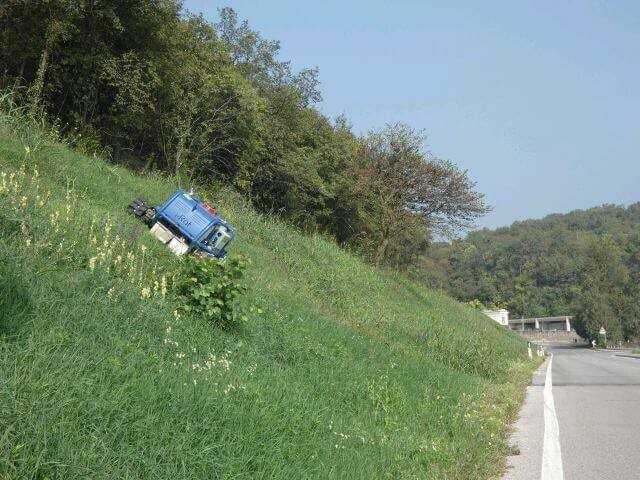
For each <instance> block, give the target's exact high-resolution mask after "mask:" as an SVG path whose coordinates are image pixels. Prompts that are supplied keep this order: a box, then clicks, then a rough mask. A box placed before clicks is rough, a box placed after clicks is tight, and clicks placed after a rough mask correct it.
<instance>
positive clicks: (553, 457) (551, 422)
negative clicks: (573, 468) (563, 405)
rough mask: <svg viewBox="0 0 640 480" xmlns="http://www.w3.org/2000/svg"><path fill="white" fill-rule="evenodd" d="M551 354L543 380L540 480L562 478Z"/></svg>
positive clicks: (558, 479)
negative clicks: (542, 442)
mask: <svg viewBox="0 0 640 480" xmlns="http://www.w3.org/2000/svg"><path fill="white" fill-rule="evenodd" d="M552 362H553V355H551V356H550V357H549V365H548V366H547V375H546V377H545V382H544V392H543V402H544V444H543V446H542V473H541V474H540V480H564V473H563V471H562V452H561V450H560V426H559V425H558V417H557V416H556V406H555V403H554V401H553V383H552V378H551V363H552Z"/></svg>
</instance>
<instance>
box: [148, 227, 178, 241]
mask: <svg viewBox="0 0 640 480" xmlns="http://www.w3.org/2000/svg"><path fill="white" fill-rule="evenodd" d="M151 233H152V234H153V236H154V237H156V238H157V239H158V240H160V241H161V242H162V243H169V242H170V241H171V239H172V238H173V237H174V235H173V233H172V232H171V230H169V229H168V228H167V227H165V226H164V225H162V224H161V223H160V222H156V223H154V224H153V227H151Z"/></svg>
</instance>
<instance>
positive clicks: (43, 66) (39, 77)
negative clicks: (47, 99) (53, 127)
mask: <svg viewBox="0 0 640 480" xmlns="http://www.w3.org/2000/svg"><path fill="white" fill-rule="evenodd" d="M48 63H49V41H47V42H45V45H44V50H42V54H41V55H40V65H38V71H37V72H36V78H35V79H34V81H33V85H32V86H31V95H30V97H31V98H30V100H31V109H32V112H34V113H35V112H36V110H38V108H39V107H40V106H41V105H42V90H43V88H44V76H45V73H46V71H47V64H48Z"/></svg>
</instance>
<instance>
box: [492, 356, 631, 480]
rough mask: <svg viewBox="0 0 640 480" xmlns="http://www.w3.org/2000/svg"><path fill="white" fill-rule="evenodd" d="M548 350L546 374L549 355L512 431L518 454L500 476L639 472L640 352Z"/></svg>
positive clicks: (618, 477) (627, 475)
mask: <svg viewBox="0 0 640 480" xmlns="http://www.w3.org/2000/svg"><path fill="white" fill-rule="evenodd" d="M551 352H552V354H553V356H552V361H551V375H547V372H546V370H545V369H544V367H545V366H546V365H548V362H547V364H545V366H543V369H541V370H540V371H539V372H538V373H537V374H536V376H535V377H534V380H533V382H532V385H531V386H530V387H529V388H528V390H527V398H526V401H525V404H524V406H523V408H522V411H521V412H520V418H519V420H518V422H517V423H516V426H515V427H516V430H515V432H514V434H513V437H512V444H513V445H514V447H515V449H516V450H519V454H518V455H514V456H512V457H510V458H509V460H508V466H509V468H508V471H507V473H506V475H505V476H504V479H505V480H561V479H565V480H592V479H593V480H596V479H597V480H608V479H611V480H614V479H615V480H626V479H638V480H640V359H637V358H627V357H623V356H620V355H621V354H623V352H613V351H593V350H591V349H585V348H561V347H555V348H552V349H551ZM547 380H551V385H552V387H551V388H550V389H547V392H546V394H545V390H544V386H545V381H547ZM549 400H551V401H550V402H549ZM545 410H546V412H545ZM556 420H557V427H558V430H559V442H557V438H558V436H557V434H556V430H555V429H554V428H553V422H554V421H556ZM545 429H546V430H547V433H546V435H545ZM549 430H551V431H552V432H553V435H551V439H552V440H553V436H554V435H555V439H556V441H555V446H554V445H553V443H554V442H553V441H550V439H549V437H550V434H549ZM545 442H546V445H545ZM550 444H551V445H550ZM555 450H559V452H555ZM554 453H560V454H561V455H556V454H554ZM543 458H544V459H545V460H544V461H545V468H543ZM549 458H552V460H551V463H553V465H551V467H549V463H550V460H549ZM558 460H560V462H558Z"/></svg>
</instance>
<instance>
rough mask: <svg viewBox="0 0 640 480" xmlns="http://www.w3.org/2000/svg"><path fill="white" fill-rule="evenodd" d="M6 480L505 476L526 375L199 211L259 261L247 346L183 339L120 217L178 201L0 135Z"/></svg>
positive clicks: (147, 239)
mask: <svg viewBox="0 0 640 480" xmlns="http://www.w3.org/2000/svg"><path fill="white" fill-rule="evenodd" d="M0 175H1V178H0V478H3V479H4V478H6V479H18V478H40V479H45V478H49V479H54V478H64V479H73V478H78V479H79V478H105V479H107V478H108V479H114V478H167V479H176V478H194V479H195V478H201V479H204V478H207V479H211V478H234V479H239V478H282V479H294V478H300V479H302V478H363V479H364V478H366V479H372V478H417V477H420V478H432V479H443V478H447V479H469V478H473V479H476V478H488V477H492V476H495V475H497V473H498V472H499V471H500V468H501V465H502V459H503V457H504V456H505V455H506V450H507V447H506V443H505V438H506V433H507V425H508V422H509V421H510V420H511V419H512V418H513V416H514V414H515V412H516V410H517V407H518V404H519V401H520V399H521V394H522V391H523V382H524V381H526V378H527V377H528V374H529V372H530V369H531V367H532V365H531V364H530V363H528V362H527V361H526V358H525V348H524V346H523V343H522V342H521V341H520V340H519V339H518V338H516V337H515V336H514V335H513V334H511V333H510V332H507V331H505V330H503V329H501V328H499V327H498V326H496V325H495V324H494V323H492V322H491V321H490V320H489V319H487V318H486V317H483V316H481V315H479V314H478V313H476V312H474V311H473V310H471V309H469V308H467V307H465V306H463V305H460V304H458V303H456V302H455V301H453V300H451V299H450V298H448V297H446V296H444V295H442V294H438V293H433V292H430V291H427V290H425V289H423V288H421V287H419V286H417V285H416V284H414V283H411V282H409V281H407V280H406V279H404V278H403V277H400V276H396V275H392V274H388V273H383V272H381V271H378V270H375V269H373V268H371V267H369V266H367V265H365V264H363V263H362V262H361V261H359V260H358V259H357V258H355V257H354V256H352V255H350V254H348V253H345V252H344V251H341V250H339V249H338V248H336V246H335V245H334V244H333V243H331V242H329V241H326V240H325V239H323V238H322V237H319V236H311V237H309V236H303V235H301V234H299V233H298V232H297V231H296V230H295V229H293V228H291V227H289V226H287V225H285V224H282V223H280V222H278V221H276V220H274V219H273V218H271V217H268V216H263V215H259V214H256V213H255V212H254V211H253V210H252V209H251V208H250V207H248V206H247V205H246V203H245V202H244V201H242V199H241V198H240V197H239V196H237V195H236V194H234V193H233V192H232V191H230V190H227V189H216V188H214V187H209V188H207V189H206V194H207V195H209V196H211V197H212V198H213V200H214V201H215V203H216V204H217V205H218V206H219V207H220V209H221V210H222V211H223V212H224V213H225V215H226V216H227V217H228V218H229V220H230V221H231V222H232V223H234V224H235V225H236V227H237V230H238V232H239V241H238V242H237V244H236V245H235V247H234V248H235V249H236V251H242V252H245V253H246V254H247V255H248V256H249V257H250V259H251V260H252V266H251V268H250V271H249V281H248V285H249V291H248V293H247V294H246V296H245V297H244V298H243V299H242V301H241V303H242V306H243V307H244V308H245V309H246V311H247V312H248V316H249V318H248V321H247V322H246V324H245V325H244V326H243V327H242V328H241V329H240V330H239V331H223V330H219V329H216V328H213V327H212V326H211V325H210V324H208V323H207V322H205V321H203V320H202V319H199V318H191V317H185V316H182V317H177V316H176V315H175V314H174V310H175V305H174V303H173V300H172V295H171V292H164V288H163V284H164V281H163V276H166V275H169V274H170V272H172V271H174V270H175V268H176V265H177V263H178V259H176V258H175V257H173V256H172V255H171V254H170V253H169V252H168V251H166V250H165V249H164V247H163V246H162V245H160V244H159V243H158V242H156V241H155V240H154V239H153V238H152V237H151V236H150V235H149V234H148V233H146V231H144V230H142V229H141V226H140V225H138V224H137V223H136V222H135V221H134V219H133V218H130V217H128V216H127V215H126V213H125V212H124V206H125V205H126V204H127V203H128V202H129V201H130V200H131V199H132V198H134V197H136V196H139V195H143V196H146V197H147V198H148V199H149V200H151V201H152V202H159V201H161V200H163V199H164V198H165V197H166V196H167V195H168V194H169V193H170V192H171V191H172V189H173V188H174V187H175V185H173V184H172V183H171V182H170V181H168V180H165V179H163V178H160V177H142V176H137V175H135V174H133V173H131V172H130V171H127V170H124V169H122V168H119V167H116V166H113V165H109V164H107V163H104V162H103V161H101V160H99V159H96V158H89V157H84V156H81V155H78V154H76V153H73V152H72V151H70V150H69V149H67V148H66V147H65V146H64V145H62V144H60V143H57V141H55V139H53V138H52V137H51V136H46V135H44V134H43V133H41V132H38V131H36V130H34V129H33V128H27V127H25V126H24V125H23V124H22V123H20V122H19V121H15V119H13V118H11V117H9V116H7V115H2V116H1V117H0Z"/></svg>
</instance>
